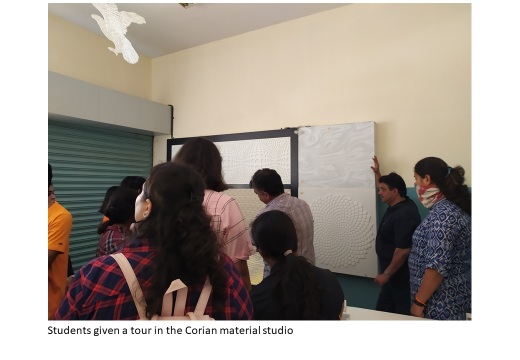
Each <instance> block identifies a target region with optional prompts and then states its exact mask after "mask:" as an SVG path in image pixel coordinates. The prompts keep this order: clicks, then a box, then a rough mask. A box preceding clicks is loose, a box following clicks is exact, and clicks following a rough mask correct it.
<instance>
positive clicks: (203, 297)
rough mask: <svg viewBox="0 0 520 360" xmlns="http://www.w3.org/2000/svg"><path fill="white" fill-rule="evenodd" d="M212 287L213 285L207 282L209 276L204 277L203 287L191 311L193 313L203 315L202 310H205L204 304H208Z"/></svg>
mask: <svg viewBox="0 0 520 360" xmlns="http://www.w3.org/2000/svg"><path fill="white" fill-rule="evenodd" d="M212 289H213V287H212V286H211V284H210V282H209V278H208V277H206V282H205V283H204V287H203V288H202V291H201V293H200V297H199V301H198V302H197V306H196V307H195V311H194V312H193V313H194V314H195V315H204V310H206V305H208V300H209V296H210V295H211V290H212Z"/></svg>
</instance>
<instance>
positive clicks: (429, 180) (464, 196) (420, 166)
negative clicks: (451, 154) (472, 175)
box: [414, 157, 471, 215]
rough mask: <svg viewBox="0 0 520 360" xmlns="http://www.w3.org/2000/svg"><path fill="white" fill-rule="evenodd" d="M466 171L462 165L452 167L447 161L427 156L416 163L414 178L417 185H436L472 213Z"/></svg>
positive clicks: (455, 202)
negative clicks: (465, 176) (465, 182)
mask: <svg viewBox="0 0 520 360" xmlns="http://www.w3.org/2000/svg"><path fill="white" fill-rule="evenodd" d="M464 175H465V171H464V168H462V166H456V167H454V168H451V167H450V166H448V164H446V162H445V161H443V160H442V159H439V158H436V157H427V158H424V159H422V160H420V161H419V162H417V164H415V167H414V178H415V184H416V185H417V186H423V187H428V186H435V187H438V188H439V191H440V192H441V193H442V194H443V195H444V197H445V198H446V199H447V200H450V201H451V202H453V203H454V204H455V205H457V206H458V207H460V208H461V209H462V210H463V211H465V212H466V213H468V214H469V215H471V194H470V192H469V190H468V186H467V185H465V184H464V181H465V178H464Z"/></svg>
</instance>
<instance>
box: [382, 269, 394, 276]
mask: <svg viewBox="0 0 520 360" xmlns="http://www.w3.org/2000/svg"><path fill="white" fill-rule="evenodd" d="M383 274H386V275H388V276H389V277H392V274H390V271H388V269H385V271H383Z"/></svg>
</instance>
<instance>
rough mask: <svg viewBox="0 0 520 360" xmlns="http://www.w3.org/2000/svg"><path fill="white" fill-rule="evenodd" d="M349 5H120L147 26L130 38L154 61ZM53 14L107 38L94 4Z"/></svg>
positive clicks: (134, 29) (55, 9)
mask: <svg viewBox="0 0 520 360" xmlns="http://www.w3.org/2000/svg"><path fill="white" fill-rule="evenodd" d="M345 5H347V4H345V3H341V4H236V3H235V4H195V5H193V6H191V7H189V8H187V9H184V8H183V7H182V6H181V5H179V4H177V3H176V4H117V6H118V10H119V11H129V12H135V13H137V14H138V15H141V16H142V17H144V18H145V20H146V24H142V25H138V24H131V25H130V26H129V27H128V29H127V31H128V32H127V33H126V37H127V38H128V40H130V42H131V43H132V45H133V47H134V48H135V50H136V51H137V52H138V53H139V54H142V55H145V56H148V57H150V58H155V57H159V56H163V55H166V54H171V53H174V52H177V51H181V50H184V49H188V48H191V47H194V46H198V45H202V44H207V43H209V42H212V41H217V40H221V39H225V38H228V37H231V36H235V35H239V34H243V33H246V32H249V31H253V30H257V29H261V28H264V27H267V26H271V25H275V24H279V23H282V22H285V21H289V20H293V19H297V18H300V17H304V16H308V15H312V14H315V13H318V12H321V11H327V10H331V9H334V8H337V7H340V6H345ZM49 12H50V13H51V14H54V15H56V16H58V17H60V18H62V19H64V20H67V21H69V22H71V23H73V24H76V25H78V26H80V27H82V28H84V29H87V30H89V31H91V32H94V33H96V34H98V35H101V36H104V35H103V33H102V32H101V29H100V28H99V26H98V24H97V23H96V21H95V20H94V19H93V18H92V17H91V15H92V14H98V15H101V14H100V13H99V12H98V10H97V9H96V8H95V7H94V6H93V5H92V4H90V3H88V4H49Z"/></svg>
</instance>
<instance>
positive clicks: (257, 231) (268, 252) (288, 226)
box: [251, 210, 298, 262]
mask: <svg viewBox="0 0 520 360" xmlns="http://www.w3.org/2000/svg"><path fill="white" fill-rule="evenodd" d="M251 234H252V237H253V239H254V245H255V246H256V248H257V249H258V251H259V252H260V255H262V257H263V258H265V259H272V260H274V261H275V262H276V261H280V260H284V259H285V255H284V253H285V252H286V251H287V250H291V251H292V252H293V253H294V254H295V253H296V251H297V250H298V238H297V236H296V229H295V227H294V224H293V222H292V220H291V218H290V217H289V216H288V215H287V214H285V213H284V212H282V211H279V210H272V211H267V212H265V213H263V214H260V215H259V216H258V217H257V218H256V219H255V221H253V223H252V224H251Z"/></svg>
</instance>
